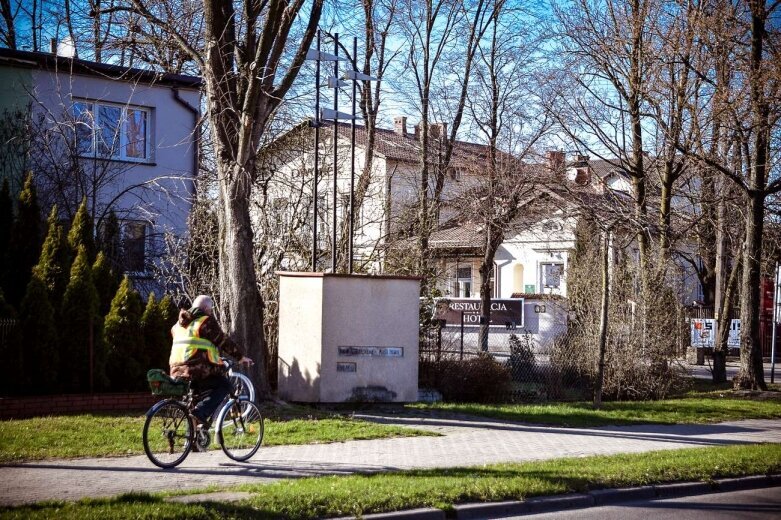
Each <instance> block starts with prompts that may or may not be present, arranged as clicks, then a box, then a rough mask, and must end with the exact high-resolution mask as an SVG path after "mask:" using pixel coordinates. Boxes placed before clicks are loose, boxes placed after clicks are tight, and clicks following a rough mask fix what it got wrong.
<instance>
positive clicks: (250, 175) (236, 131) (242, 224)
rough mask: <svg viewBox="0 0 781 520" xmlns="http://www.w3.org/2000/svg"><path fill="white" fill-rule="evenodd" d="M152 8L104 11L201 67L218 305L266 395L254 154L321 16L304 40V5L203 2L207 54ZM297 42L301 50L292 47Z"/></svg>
mask: <svg viewBox="0 0 781 520" xmlns="http://www.w3.org/2000/svg"><path fill="white" fill-rule="evenodd" d="M151 5H152V4H150V3H147V2H146V1H144V0H129V3H128V4H127V5H123V6H121V7H117V8H110V9H107V10H103V12H112V11H117V10H122V11H131V12H134V13H136V14H138V15H140V16H143V17H144V19H145V20H146V21H148V22H149V23H153V24H155V25H157V26H158V27H160V28H161V29H163V30H164V31H165V34H166V35H168V37H169V38H172V39H173V40H174V41H176V43H177V44H178V45H179V46H180V47H181V49H182V51H183V52H185V53H187V54H188V55H189V56H190V57H191V58H192V60H193V61H194V62H195V63H196V64H197V65H198V68H199V69H200V72H201V75H202V76H203V79H204V83H205V90H206V104H207V110H208V114H207V120H208V126H209V129H210V132H211V141H212V144H213V146H214V155H215V166H216V169H217V178H218V200H219V204H218V221H219V241H220V255H219V256H220V264H219V265H220V299H221V301H220V305H221V315H222V318H223V321H224V322H225V326H226V328H227V330H228V332H229V333H231V334H233V335H234V336H235V337H236V339H237V340H238V341H239V342H240V343H241V344H243V345H244V347H245V348H246V349H247V352H248V354H249V355H250V356H251V357H254V358H255V359H256V360H257V361H258V363H257V364H256V366H255V367H254V369H253V371H252V377H253V380H254V382H255V385H256V387H257V390H258V395H259V396H260V397H262V398H266V397H268V396H269V395H270V385H269V381H268V378H267V375H266V360H267V353H266V344H265V340H264V335H263V301H262V298H261V296H260V294H259V293H258V290H257V277H256V274H255V258H254V250H253V232H252V223H251V219H250V200H251V193H252V185H253V181H254V180H255V178H256V176H257V168H256V160H257V152H258V149H259V147H260V144H261V142H262V138H263V134H264V132H265V130H266V128H267V125H268V124H269V121H270V119H271V117H272V115H273V113H274V111H275V110H276V109H277V107H279V105H280V103H281V102H282V100H283V99H284V97H285V94H286V93H287V92H288V90H290V87H291V85H292V84H293V81H294V80H295V78H296V76H297V75H298V71H299V69H300V68H301V65H302V64H303V63H304V59H305V57H306V53H307V51H308V50H309V47H310V45H311V43H312V39H313V38H314V35H315V33H316V29H317V24H318V22H319V20H320V14H321V12H322V8H323V1H322V0H314V1H313V2H312V6H311V10H310V11H309V14H308V15H305V16H304V23H303V25H304V27H303V29H302V32H301V34H295V33H294V32H291V31H293V29H294V27H295V26H296V21H297V19H298V18H299V16H300V15H301V13H302V10H303V8H304V2H303V0H295V1H293V2H289V1H286V0H268V1H263V2H249V1H246V2H243V3H240V4H238V5H236V4H234V3H233V2H231V1H229V0H203V16H204V18H203V20H204V22H203V28H204V36H203V41H204V47H203V48H198V47H193V46H192V45H191V44H190V42H188V39H187V38H186V37H185V35H182V34H181V33H180V32H179V31H178V30H177V28H176V27H175V26H173V25H172V24H171V23H170V22H168V23H167V22H166V21H164V20H161V19H160V18H159V17H158V16H156V15H155V13H154V10H153V9H152V7H151ZM293 38H300V41H299V43H298V44H294V43H293V42H292V41H291V40H292V39H293Z"/></svg>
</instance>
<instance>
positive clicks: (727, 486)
mask: <svg viewBox="0 0 781 520" xmlns="http://www.w3.org/2000/svg"><path fill="white" fill-rule="evenodd" d="M779 485H781V474H778V475H756V476H749V477H738V478H727V479H719V480H715V481H712V482H673V483H671V484H657V485H653V486H640V487H631V488H617V489H597V490H594V491H589V492H588V493H568V494H565V495H553V496H545V497H535V498H530V499H528V500H523V501H520V500H509V501H504V502H476V503H469V504H457V505H455V506H453V511H452V512H450V513H448V514H447V517H448V518H456V519H458V520H475V519H479V518H497V517H502V516H522V515H530V514H537V513H550V512H554V511H564V510H567V509H585V508H588V507H593V506H601V505H606V504H616V503H620V502H631V501H634V500H645V499H655V498H658V499H664V498H673V497H684V496H696V495H704V494H708V493H723V492H727V491H743V490H747V489H761V488H765V487H771V486H779ZM445 517H446V516H445V512H444V511H442V510H440V509H432V508H425V509H410V510H406V511H395V512H392V513H380V514H376V515H365V516H363V517H361V518H366V519H374V520H385V519H388V520H391V519H393V520H418V519H420V520H429V519H431V520H444V519H445ZM343 518H354V517H343Z"/></svg>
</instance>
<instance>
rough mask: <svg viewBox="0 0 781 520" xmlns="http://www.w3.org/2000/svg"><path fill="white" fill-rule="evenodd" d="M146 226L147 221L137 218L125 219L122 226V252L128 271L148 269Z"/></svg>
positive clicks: (136, 271) (139, 271)
mask: <svg viewBox="0 0 781 520" xmlns="http://www.w3.org/2000/svg"><path fill="white" fill-rule="evenodd" d="M146 228H147V224H146V222H141V221H136V220H130V221H125V223H124V226H123V227H122V252H123V254H124V257H125V262H124V263H125V270H126V271H129V272H134V273H141V272H144V271H146V234H147V233H146Z"/></svg>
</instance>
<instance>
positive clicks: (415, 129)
mask: <svg viewBox="0 0 781 520" xmlns="http://www.w3.org/2000/svg"><path fill="white" fill-rule="evenodd" d="M412 128H413V132H414V134H412V135H413V137H415V139H420V125H415V126H414V127H412Z"/></svg>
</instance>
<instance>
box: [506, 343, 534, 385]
mask: <svg viewBox="0 0 781 520" xmlns="http://www.w3.org/2000/svg"><path fill="white" fill-rule="evenodd" d="M509 342H510V372H512V376H513V379H514V380H515V381H521V382H524V381H536V379H537V361H536V360H535V359H534V350H533V348H532V341H531V337H530V335H529V334H524V335H523V336H522V337H520V338H519V337H518V336H517V335H515V334H510V339H509Z"/></svg>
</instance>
